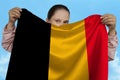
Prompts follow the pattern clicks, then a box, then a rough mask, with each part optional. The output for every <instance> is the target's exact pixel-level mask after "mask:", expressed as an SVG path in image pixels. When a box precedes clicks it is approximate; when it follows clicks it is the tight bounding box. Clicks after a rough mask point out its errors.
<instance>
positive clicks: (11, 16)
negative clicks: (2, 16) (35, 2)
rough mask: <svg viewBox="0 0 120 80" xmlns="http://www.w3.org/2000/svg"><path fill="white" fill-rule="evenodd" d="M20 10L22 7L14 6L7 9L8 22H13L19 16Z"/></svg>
mask: <svg viewBox="0 0 120 80" xmlns="http://www.w3.org/2000/svg"><path fill="white" fill-rule="evenodd" d="M21 11H22V9H20V8H18V7H15V8H12V9H11V10H9V23H12V24H14V23H15V21H16V20H17V19H18V18H20V15H21V14H20V12H21Z"/></svg>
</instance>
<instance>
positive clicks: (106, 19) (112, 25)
mask: <svg viewBox="0 0 120 80" xmlns="http://www.w3.org/2000/svg"><path fill="white" fill-rule="evenodd" d="M101 19H102V20H101V21H102V23H103V24H105V25H107V27H108V28H109V32H108V35H111V36H113V35H116V17H115V16H114V15H113V14H104V15H102V16H101Z"/></svg>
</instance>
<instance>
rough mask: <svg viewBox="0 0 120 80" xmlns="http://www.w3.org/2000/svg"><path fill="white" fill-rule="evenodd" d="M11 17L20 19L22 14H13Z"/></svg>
mask: <svg viewBox="0 0 120 80" xmlns="http://www.w3.org/2000/svg"><path fill="white" fill-rule="evenodd" d="M11 17H15V18H20V14H18V13H16V12H12V14H11Z"/></svg>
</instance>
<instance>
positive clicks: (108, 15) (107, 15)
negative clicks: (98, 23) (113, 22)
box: [101, 14, 114, 18]
mask: <svg viewBox="0 0 120 80" xmlns="http://www.w3.org/2000/svg"><path fill="white" fill-rule="evenodd" d="M105 17H114V15H112V14H104V15H102V16H101V18H105Z"/></svg>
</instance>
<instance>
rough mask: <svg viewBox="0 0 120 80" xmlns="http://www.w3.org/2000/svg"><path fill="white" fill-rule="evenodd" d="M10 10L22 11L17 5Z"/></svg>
mask: <svg viewBox="0 0 120 80" xmlns="http://www.w3.org/2000/svg"><path fill="white" fill-rule="evenodd" d="M12 10H18V11H20V12H21V11H22V9H21V8H19V7H15V8H13V9H12Z"/></svg>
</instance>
